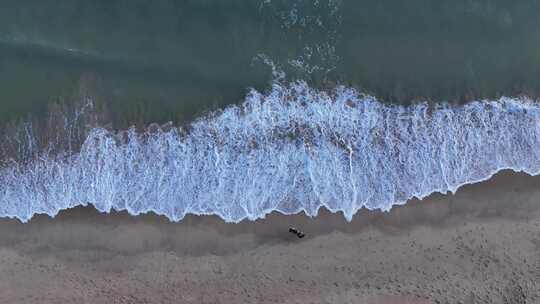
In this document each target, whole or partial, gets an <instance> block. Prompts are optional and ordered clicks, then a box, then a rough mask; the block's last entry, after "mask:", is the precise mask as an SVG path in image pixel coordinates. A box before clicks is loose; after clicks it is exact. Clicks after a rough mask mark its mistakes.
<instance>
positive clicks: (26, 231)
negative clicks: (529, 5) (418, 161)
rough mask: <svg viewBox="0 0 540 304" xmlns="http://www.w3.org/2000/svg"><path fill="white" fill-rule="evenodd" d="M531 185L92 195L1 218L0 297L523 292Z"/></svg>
mask: <svg viewBox="0 0 540 304" xmlns="http://www.w3.org/2000/svg"><path fill="white" fill-rule="evenodd" d="M538 198H540V177H531V176H528V175H526V174H523V173H511V172H508V171H504V172H501V173H498V174H496V175H495V176H494V177H493V178H492V179H490V180H488V181H486V182H482V183H478V184H473V185H466V186H463V187H462V188H460V189H459V190H458V191H457V193H456V194H454V195H451V194H450V195H446V196H445V195H442V194H435V195H431V196H429V197H428V198H425V199H424V200H422V201H420V200H412V201H409V202H408V203H407V204H405V205H402V206H396V207H394V208H392V210H390V211H389V212H381V211H367V210H361V211H359V212H358V213H357V214H356V215H355V216H354V218H353V220H352V221H351V222H347V221H346V220H345V218H344V217H343V215H342V214H332V213H330V212H329V211H327V210H326V209H321V210H320V211H319V215H318V216H316V217H313V218H310V217H307V216H305V215H281V214H277V213H276V212H274V213H272V214H270V215H268V216H267V217H266V219H262V220H257V221H254V222H249V221H242V222H240V223H238V224H229V223H225V222H224V221H223V220H221V219H219V218H218V217H217V216H193V215H190V216H187V217H186V218H185V219H184V220H182V221H180V222H178V223H174V222H169V220H168V219H167V218H165V217H164V216H157V215H153V214H146V215H139V216H130V215H128V214H127V212H112V213H110V214H101V213H99V212H98V211H97V210H95V209H94V208H92V207H86V208H80V207H79V208H74V209H71V210H67V211H62V212H60V213H59V214H58V215H57V216H56V217H55V218H50V217H48V216H46V215H38V216H36V217H34V218H33V219H32V220H31V221H29V222H28V223H26V224H22V223H20V222H18V221H17V220H13V219H2V220H0V273H2V274H3V275H2V279H0V302H3V303H13V302H14V303H17V302H24V303H57V302H59V301H60V302H62V303H105V302H106V303H148V302H150V303H154V302H161V303H178V302H181V303H242V302H258V303H364V302H365V303H370V304H392V303H414V304H420V303H421V304H425V303H436V302H435V301H436V300H438V301H441V303H444V302H445V301H449V302H450V303H454V302H458V301H462V302H463V303H476V302H477V301H482V300H484V301H487V300H489V301H490V303H505V302H503V301H505V300H504V299H511V300H512V301H515V302H512V301H511V302H510V303H532V302H530V301H532V300H535V299H538V298H539V294H538V290H539V289H538V285H537V284H536V281H537V280H538V278H540V258H538V257H537V256H538V254H537V250H538V248H540V241H539V239H540V228H539V224H540V212H539V211H540V203H538ZM291 226H294V227H297V228H298V229H300V230H301V231H303V232H304V233H306V237H305V238H303V239H298V238H297V237H296V236H295V235H293V234H291V233H289V232H288V229H289V227H291ZM479 278H481V279H479ZM522 296H523V297H525V299H526V302H519V301H521V300H520V299H521V297H522ZM471 299H472V300H471ZM475 299H476V300H475ZM362 301H363V302H362ZM407 301H408V302H407ZM467 301H469V302H467ZM471 301H472V302H471Z"/></svg>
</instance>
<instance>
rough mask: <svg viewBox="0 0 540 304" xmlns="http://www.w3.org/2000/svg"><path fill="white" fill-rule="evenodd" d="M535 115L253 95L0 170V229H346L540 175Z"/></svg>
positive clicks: (347, 95) (539, 112)
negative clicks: (359, 218) (86, 225)
mask: <svg viewBox="0 0 540 304" xmlns="http://www.w3.org/2000/svg"><path fill="white" fill-rule="evenodd" d="M539 123H540V105H539V104H537V103H535V102H532V101H531V100H527V99H514V98H501V99H499V100H497V101H473V102H470V103H468V104H465V105H463V106H451V105H448V104H438V105H435V106H433V105H428V104H427V103H421V104H417V105H413V106H408V107H405V106H397V105H387V104H383V103H381V102H379V101H377V99H376V98H374V97H372V96H368V95H363V94H360V93H358V92H357V91H356V90H354V89H351V88H346V87H338V88H337V89H335V90H334V91H333V92H331V93H328V92H324V91H319V90H316V89H313V88H310V87H309V86H308V85H307V84H306V83H304V82H296V83H292V84H289V85H281V84H278V83H276V84H274V85H273V87H272V89H271V90H270V91H269V92H268V93H266V94H262V93H260V92H257V91H255V90H252V91H251V92H250V93H249V94H248V96H247V97H246V100H245V102H244V103H243V104H242V105H240V106H231V107H228V108H226V109H224V110H222V111H220V112H216V113H213V114H212V115H209V116H207V117H204V118H200V119H198V120H196V121H195V122H193V123H192V124H191V125H190V130H189V132H186V131H185V130H184V129H181V128H172V127H171V128H169V129H162V128H153V130H147V132H145V133H142V134H141V133H137V132H136V131H135V129H133V128H132V129H130V130H128V131H124V132H111V131H108V130H105V129H102V128H94V129H93V130H92V131H91V132H90V135H89V136H88V138H87V139H86V140H85V141H84V144H83V146H82V148H81V149H80V151H79V152H77V153H74V154H72V155H70V156H68V157H65V156H63V157H48V156H43V157H41V158H38V159H36V160H34V161H32V162H29V163H25V164H19V163H11V164H10V165H8V166H5V167H3V168H2V169H0V216H2V217H16V218H18V219H20V220H22V221H27V220H29V219H30V218H31V217H32V216H33V215H34V214H38V213H46V214H49V215H51V216H54V215H56V214H57V213H58V212H59V211H60V210H62V209H66V208H70V207H74V206H77V205H81V204H82V205H85V204H88V203H91V204H93V205H94V206H95V207H96V208H97V209H98V210H100V211H102V212H103V211H104V212H108V211H110V210H111V209H115V210H127V211H128V212H129V213H130V214H133V215H136V214H140V213H145V212H149V211H152V212H155V213H157V214H162V215H165V216H167V217H168V218H169V219H171V220H173V221H178V220H181V219H182V218H183V217H184V216H185V215H186V214H188V213H192V214H215V215H218V216H220V217H221V218H223V219H224V220H226V221H231V222H238V221H241V220H242V219H246V218H247V219H250V220H254V219H257V218H262V217H264V216H265V215H266V214H268V213H270V212H272V211H279V212H282V213H285V214H292V213H298V212H301V211H305V213H306V214H308V215H315V214H316V213H317V212H318V209H319V208H320V207H321V206H325V207H326V208H328V209H329V210H331V211H332V212H338V211H342V212H343V213H344V215H345V217H346V218H347V219H348V220H350V219H351V218H352V216H353V215H354V214H355V213H356V212H357V211H358V210H359V209H360V208H362V207H365V208H368V209H382V210H389V209H390V208H391V207H392V205H395V204H403V203H405V202H406V201H407V200H408V199H411V198H413V197H417V198H423V197H425V196H427V195H429V194H431V193H434V192H442V193H447V192H448V191H450V192H455V191H456V190H457V189H458V188H459V187H460V186H461V185H464V184H469V183H474V182H478V181H482V180H485V179H488V178H490V177H491V176H492V175H493V174H494V173H496V172H498V171H500V170H503V169H512V170H514V171H524V172H526V173H528V174H531V175H536V174H538V173H539V172H540V161H539V160H540V150H539V149H538V147H539V146H540V126H539Z"/></svg>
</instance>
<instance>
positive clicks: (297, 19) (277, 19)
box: [0, 0, 540, 124]
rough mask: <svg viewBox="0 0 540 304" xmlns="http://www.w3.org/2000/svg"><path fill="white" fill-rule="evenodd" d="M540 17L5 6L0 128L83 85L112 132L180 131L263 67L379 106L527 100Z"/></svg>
mask: <svg viewBox="0 0 540 304" xmlns="http://www.w3.org/2000/svg"><path fill="white" fill-rule="evenodd" d="M539 12H540V1H534V0H523V1H502V0H475V1H473V0H467V1H464V0H459V1H427V0H411V1H395V0H343V1H340V0H320V1H313V0H309V1H308V0H281V1H275V0H265V1H263V0H257V1H255V0H252V1H246V0H219V1H218V0H215V1H210V0H204V1H203V0H196V1H172V0H171V1H162V0H159V1H142V0H130V1H127V0H107V1H83V0H70V1H68V0H64V1H61V0H57V1H42V0H18V1H15V0H4V1H1V2H0V119H2V120H3V121H6V120H11V119H13V118H15V117H21V116H25V115H27V114H28V113H42V112H44V111H45V109H46V105H47V104H48V103H50V102H51V101H55V100H58V99H59V98H63V99H67V100H69V97H70V96H72V95H73V94H74V92H75V91H76V90H77V87H80V86H81V85H82V86H85V85H88V82H91V85H90V86H91V87H92V90H94V91H95V92H94V93H95V94H96V96H99V100H100V102H102V103H105V104H107V107H108V108H109V110H110V111H111V112H112V113H114V116H115V117H116V120H117V121H118V123H119V124H128V123H133V122H134V121H136V120H137V119H138V120H143V121H166V120H176V121H181V120H186V119H190V118H193V117H195V116H197V115H201V114H202V113H204V112H205V111H207V110H209V109H215V108H218V107H223V106H225V105H227V104H231V103H238V102H241V101H242V99H243V97H244V95H245V94H246V91H247V89H248V88H249V87H255V88H258V89H264V88H265V87H267V86H268V85H269V82H270V80H271V79H272V77H273V76H272V73H271V68H270V66H269V65H268V64H265V63H264V60H263V58H266V59H270V60H271V61H272V62H273V63H274V64H275V65H276V66H277V67H278V68H279V69H280V70H282V71H284V72H285V73H286V75H287V76H286V77H287V79H288V80H293V79H304V80H307V81H308V82H310V84H312V85H313V86H325V87H328V86H333V85H335V84H336V83H343V84H347V85H352V86H355V87H358V88H360V89H362V90H364V91H366V92H368V93H371V94H374V95H376V96H378V97H380V98H382V99H384V100H385V101H388V102H399V103H410V102H412V101H414V100H416V99H418V98H427V99H429V100H435V101H440V100H448V101H466V100H471V99H474V98H485V97H497V96H500V95H518V94H522V93H525V94H527V95H530V96H533V97H535V96H538V95H539V93H540V82H538V81H537V79H538V77H539V76H540V71H539V68H540V13H539ZM267 62H268V60H267ZM299 62H301V63H302V64H298V63H299ZM88 79H91V81H88Z"/></svg>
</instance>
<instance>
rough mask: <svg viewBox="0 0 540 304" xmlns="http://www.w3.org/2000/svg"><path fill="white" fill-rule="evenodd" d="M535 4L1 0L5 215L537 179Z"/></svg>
mask: <svg viewBox="0 0 540 304" xmlns="http://www.w3.org/2000/svg"><path fill="white" fill-rule="evenodd" d="M538 6H540V4H538V3H537V2H536V1H521V2H519V3H508V1H493V0H484V1H453V2H448V3H432V2H427V1H419V0H415V1H409V2H407V3H406V4H405V3H402V4H399V3H395V1H345V0H343V1H338V0H326V1H323V0H320V1H307V0H306V1H304V0H295V1H275V0H263V1H252V2H248V3H246V2H245V1H233V0H231V1H183V2H181V3H179V2H177V1H153V2H148V1H103V2H100V1H97V2H92V3H89V2H86V1H70V2H59V3H56V4H54V5H49V4H48V5H45V4H44V3H43V2H42V1H31V0H29V1H24V2H20V1H4V2H2V4H0V8H1V9H0V16H1V17H2V18H0V25H2V26H1V27H0V28H2V30H0V55H1V56H0V117H1V118H2V121H3V122H4V123H3V126H2V131H1V132H0V135H1V136H2V139H3V141H2V146H1V147H0V155H1V156H2V160H1V162H0V164H1V166H0V217H15V218H18V219H20V220H22V221H27V220H29V219H30V218H31V217H32V216H33V215H35V214H41V213H46V214H49V215H51V216H54V215H56V214H57V213H58V212H59V211H60V210H63V209H67V208H71V207H75V206H78V205H87V204H92V205H94V206H95V207H96V208H97V209H98V210H100V211H104V212H108V211H110V210H111V209H114V210H127V211H128V212H129V213H130V214H133V215H137V214H140V213H145V212H155V213H157V214H162V215H165V216H167V217H168V218H169V219H171V220H173V221H178V220H181V219H182V218H183V217H184V216H185V215H186V214H190V213H192V214H216V215H219V216H220V217H221V218H223V219H224V220H226V221H231V222H238V221H240V220H243V219H249V220H254V219H257V218H261V217H264V216H265V215H266V214H268V213H270V212H273V211H279V212H282V213H285V214H293V213H298V212H302V211H303V212H305V213H306V214H308V215H315V214H316V213H317V211H318V209H319V208H320V207H323V206H324V207H326V208H328V209H329V210H331V211H333V212H338V211H339V212H343V214H344V216H345V217H346V218H347V219H351V218H352V216H353V215H354V214H355V213H356V212H357V211H358V210H360V209H361V208H368V209H381V210H389V209H390V208H391V207H392V206H393V205H396V204H403V203H405V202H406V201H407V200H408V199H411V198H413V197H417V198H423V197H425V196H427V195H429V194H431V193H434V192H441V193H448V192H455V191H456V190H457V189H458V188H459V187H460V186H462V185H464V184H469V183H474V182H479V181H482V180H485V179H488V178H490V177H491V176H492V175H493V174H494V173H496V172H497V171H500V170H503V169H512V170H514V171H524V172H526V173H529V174H531V175H536V174H538V172H539V170H540V152H538V151H537V148H536V147H538V146H539V144H540V143H539V141H540V133H539V132H540V126H539V123H540V104H539V103H538V102H536V101H535V98H536V96H537V95H538V92H540V87H539V85H538V82H537V81H536V79H537V77H538V76H539V72H538V71H540V70H539V68H540V56H539V55H538V54H540V52H538V50H540V48H539V47H540V41H539V39H538V37H540V36H539V35H537V33H536V31H538V29H540V27H539V26H538V25H539V24H538V23H540V18H538V16H536V15H537V14H536V13H535V12H537V11H538V8H539V7H538ZM81 92H82V93H81ZM58 108H60V109H69V110H58V111H55V110H54V109H58ZM16 121H18V122H16ZM166 121H172V123H169V124H166V125H162V126H160V125H158V124H151V125H149V124H150V123H152V122H158V123H159V124H162V123H164V122H166ZM131 125H136V126H135V127H130V126H131ZM145 126H146V127H145Z"/></svg>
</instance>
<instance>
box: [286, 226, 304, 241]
mask: <svg viewBox="0 0 540 304" xmlns="http://www.w3.org/2000/svg"><path fill="white" fill-rule="evenodd" d="M289 232H290V233H294V234H296V236H297V237H298V238H300V239H301V238H303V237H304V236H306V235H305V234H304V233H303V232H302V231H299V230H298V229H296V228H294V227H291V228H289Z"/></svg>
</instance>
